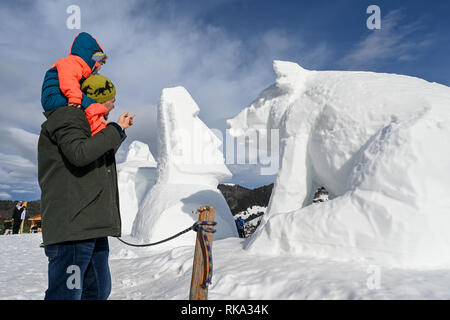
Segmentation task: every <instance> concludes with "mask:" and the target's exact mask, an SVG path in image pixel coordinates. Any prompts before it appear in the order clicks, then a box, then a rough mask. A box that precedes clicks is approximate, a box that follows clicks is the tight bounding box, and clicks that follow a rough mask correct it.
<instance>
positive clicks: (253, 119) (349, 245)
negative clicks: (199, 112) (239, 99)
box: [227, 61, 450, 266]
mask: <svg viewBox="0 0 450 320" xmlns="http://www.w3.org/2000/svg"><path fill="white" fill-rule="evenodd" d="M274 70H275V72H276V74H277V79H276V83H275V84H273V85H272V86H270V87H268V88H267V89H265V90H264V91H263V92H262V93H261V94H260V95H259V97H258V98H257V99H256V100H255V101H254V102H253V103H252V104H251V105H250V106H248V107H247V108H245V109H244V110H243V111H242V112H240V113H239V114H238V115H237V116H236V117H235V118H234V119H230V120H228V122H227V124H228V128H229V132H230V134H232V135H234V136H242V135H247V134H249V133H254V131H255V130H259V132H260V134H266V133H267V132H269V130H270V129H278V130H279V133H280V141H281V143H280V158H281V159H280V168H279V172H278V175H277V178H276V182H275V186H274V189H273V192H272V196H271V200H270V203H269V206H268V209H267V213H266V215H265V216H264V218H263V221H262V223H261V226H260V228H258V230H257V231H256V233H255V234H254V235H253V237H252V239H251V241H250V242H249V244H248V246H247V248H248V249H250V250H252V251H254V252H260V253H272V254H278V253H290V254H299V255H310V256H314V257H326V258H332V259H340V260H349V259H350V260H352V259H357V260H360V259H364V260H366V261H372V262H374V263H380V264H391V265H407V266H419V265H421V266H422V265H423V266H425V265H427V266H436V265H440V264H446V263H450V254H448V248H449V245H450V232H449V231H450V200H449V198H448V197H447V196H446V192H447V190H448V189H449V187H450V139H448V137H449V136H450V88H449V87H447V86H444V85H440V84H436V83H430V82H427V81H425V80H422V79H418V78H414V77H409V76H402V75H394V74H381V73H373V72H348V71H347V72H345V71H343V72H342V71H309V70H305V69H303V68H302V67H300V66H299V65H298V64H295V63H292V62H283V61H275V62H274ZM318 186H326V188H327V190H328V191H329V193H330V199H331V201H326V202H323V203H319V204H315V205H314V206H309V204H310V203H311V199H312V196H313V193H314V191H315V190H316V189H317V187H318ZM333 198H334V199H333Z"/></svg>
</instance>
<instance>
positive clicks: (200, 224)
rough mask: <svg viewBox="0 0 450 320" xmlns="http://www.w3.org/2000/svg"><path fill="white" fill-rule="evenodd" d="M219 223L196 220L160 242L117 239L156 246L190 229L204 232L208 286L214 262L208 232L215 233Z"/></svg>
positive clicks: (140, 245) (138, 245)
mask: <svg viewBox="0 0 450 320" xmlns="http://www.w3.org/2000/svg"><path fill="white" fill-rule="evenodd" d="M216 224H217V222H215V221H197V222H195V223H194V224H193V225H192V226H190V227H189V228H187V229H184V230H183V231H180V232H178V233H177V234H175V235H173V236H171V237H169V238H167V239H163V240H161V241H158V242H153V243H145V244H134V243H129V242H126V241H125V240H122V239H121V238H120V237H117V239H118V240H119V241H120V242H122V243H124V244H126V245H128V246H132V247H150V246H155V245H157V244H161V243H163V242H167V241H169V240H172V239H175V238H177V237H179V236H181V235H182V234H185V233H186V232H188V231H191V230H193V231H195V232H198V231H200V233H201V234H202V237H203V240H204V243H205V247H204V248H205V251H206V257H207V261H206V262H205V265H207V267H208V276H207V277H206V279H205V281H204V282H203V286H204V287H205V288H206V287H207V286H208V285H210V284H211V278H212V272H213V262H212V254H211V244H210V243H209V240H208V236H207V234H206V233H214V232H216V229H215V228H214V226H215V225H216ZM205 226H211V227H212V228H207V227H205Z"/></svg>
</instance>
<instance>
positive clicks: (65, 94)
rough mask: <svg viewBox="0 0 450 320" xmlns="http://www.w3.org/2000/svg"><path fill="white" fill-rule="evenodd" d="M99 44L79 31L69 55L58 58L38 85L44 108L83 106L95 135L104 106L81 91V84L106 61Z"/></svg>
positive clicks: (104, 122)
mask: <svg viewBox="0 0 450 320" xmlns="http://www.w3.org/2000/svg"><path fill="white" fill-rule="evenodd" d="M106 58H107V57H106V55H105V54H104V53H103V49H102V47H101V46H100V44H99V43H98V42H97V40H95V39H94V38H93V37H92V36H91V35H90V34H89V33H86V32H82V33H80V34H78V35H77V36H76V37H75V39H74V40H73V44H72V47H71V49H70V55H69V56H68V57H65V58H61V59H59V60H58V61H56V62H55V64H54V65H53V66H52V67H51V68H50V69H49V70H48V71H47V73H46V74H45V78H44V83H43V84H42V95H41V103H42V107H43V108H44V110H45V111H50V110H53V109H56V108H59V107H63V106H73V107H77V108H83V109H84V111H85V113H86V117H87V119H88V121H89V124H90V125H91V134H92V135H95V134H96V133H98V132H99V131H101V130H102V129H104V128H105V127H106V121H105V119H104V116H105V114H106V113H107V112H108V109H107V108H106V107H105V106H104V105H103V104H101V103H98V101H96V100H94V99H92V98H89V97H88V96H86V94H84V93H83V92H82V91H81V88H80V86H81V84H82V83H83V82H84V80H86V79H87V78H88V77H89V76H90V75H91V74H92V73H97V72H98V71H99V70H100V68H101V65H102V64H104V63H105V61H106Z"/></svg>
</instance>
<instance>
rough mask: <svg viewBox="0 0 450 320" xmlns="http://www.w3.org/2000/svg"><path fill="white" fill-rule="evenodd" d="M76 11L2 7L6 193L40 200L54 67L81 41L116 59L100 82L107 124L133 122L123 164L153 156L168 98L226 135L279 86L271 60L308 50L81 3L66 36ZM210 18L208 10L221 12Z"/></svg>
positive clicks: (151, 12) (118, 6) (156, 14)
mask: <svg viewBox="0 0 450 320" xmlns="http://www.w3.org/2000/svg"><path fill="white" fill-rule="evenodd" d="M205 3H207V2H205ZM208 3H209V2H208ZM222 3H223V1H222V2H221V4H222ZM71 4H73V2H72V1H56V0H53V1H43V0H41V1H33V2H30V3H28V4H26V5H25V8H24V5H23V4H17V3H15V2H10V3H2V4H0V7H1V10H0V39H1V42H0V68H1V70H2V75H1V78H0V86H1V87H2V91H1V92H0V101H2V104H1V106H0V112H1V113H2V117H0V143H1V145H2V149H1V150H0V152H1V154H0V183H1V184H2V185H9V186H11V187H12V188H13V189H14V190H26V191H27V192H29V191H33V190H34V192H35V194H36V195H38V194H39V189H38V187H37V166H36V164H37V139H38V135H39V131H40V125H41V123H42V122H43V121H44V120H45V118H44V117H43V115H42V111H43V110H42V108H41V105H40V92H41V85H42V80H43V77H44V74H45V72H46V70H47V69H48V68H49V67H50V66H51V65H52V64H53V63H54V62H55V61H56V60H57V59H59V58H61V57H64V56H67V55H68V51H69V49H70V45H71V44H72V41H73V38H74V36H75V35H76V34H77V33H78V32H80V31H86V32H89V33H91V34H92V35H93V36H94V37H95V38H96V39H97V40H98V41H99V42H100V44H101V45H102V47H103V48H104V50H105V51H106V53H107V54H108V56H109V59H108V62H107V63H106V65H105V66H104V67H103V69H102V73H103V74H104V75H106V76H108V77H109V78H111V79H112V81H113V82H114V84H115V86H116V88H117V97H116V98H117V103H116V109H115V110H114V111H113V112H112V113H111V116H110V120H111V121H114V120H116V118H118V116H119V115H120V114H121V113H122V112H125V111H130V112H132V113H135V114H136V118H135V125H134V126H133V127H132V128H130V129H128V130H127V135H128V139H127V140H126V143H125V144H124V146H123V147H122V148H121V149H120V151H119V153H118V158H119V159H120V158H121V157H123V155H124V154H125V153H126V149H127V146H128V145H129V143H131V142H132V141H133V140H135V139H138V140H140V141H143V142H146V143H148V144H149V145H150V149H151V151H152V152H153V153H154V155H155V156H156V152H157V150H156V137H157V134H158V133H157V130H156V129H157V128H156V107H155V106H156V104H157V102H158V99H159V95H160V92H161V90H162V89H163V88H165V87H173V86H178V85H182V86H184V87H186V88H187V90H188V91H189V92H190V93H191V94H192V96H193V97H194V99H195V100H196V101H197V103H198V104H199V106H200V109H201V112H200V115H199V117H200V118H201V119H202V120H203V121H204V122H205V123H206V124H207V125H209V126H210V127H213V126H219V127H220V126H223V127H222V128H219V129H224V128H225V119H227V118H231V117H233V116H234V115H236V114H237V113H238V112H239V111H240V110H241V109H242V108H243V107H245V106H246V105H247V104H248V103H250V102H251V101H252V100H253V99H254V97H255V96H257V94H258V93H259V92H260V91H261V89H262V88H265V87H266V86H267V85H268V84H270V83H271V82H273V72H272V70H271V64H272V59H279V58H284V57H286V56H288V53H289V52H294V51H295V52H296V53H298V51H304V52H308V51H309V50H311V48H310V47H308V46H306V45H305V44H304V43H301V42H299V39H298V38H296V39H292V38H291V37H289V36H288V35H287V34H285V33H283V31H282V30H272V31H269V32H267V33H264V34H262V35H260V36H259V37H255V39H254V40H252V42H251V43H246V42H244V41H243V40H242V39H240V38H236V37H235V36H231V35H230V34H229V33H227V32H226V30H223V29H221V28H218V27H216V26H213V25H205V24H202V23H199V22H198V21H197V20H196V18H195V17H196V15H195V13H193V12H191V13H190V14H188V15H180V12H179V11H178V10H174V11H173V12H170V13H167V12H165V9H164V7H161V6H160V5H159V4H160V2H157V1H151V2H148V1H145V2H142V1H126V2H125V1H118V0H116V1H100V0H98V1H82V2H80V3H78V5H79V6H80V8H81V19H82V21H81V28H82V29H81V30H68V29H67V28H66V19H67V17H68V14H67V13H66V8H67V7H68V6H69V5H71ZM200 7H201V6H198V8H197V9H195V10H200V9H201V8H200ZM207 8H208V9H201V10H212V9H213V8H214V6H213V5H208V7H207ZM163 9H164V10H163ZM193 10H194V9H193ZM17 21H20V23H17ZM324 48H325V46H324V45H323V44H321V45H319V46H317V47H315V48H313V49H314V50H316V53H315V54H316V56H318V55H319V54H321V55H323V56H325V55H326V54H327V52H326V50H324ZM304 56H305V59H306V60H307V59H309V58H308V56H307V54H305V55H304ZM310 57H311V56H310ZM311 61H312V59H311ZM13 196H14V194H13Z"/></svg>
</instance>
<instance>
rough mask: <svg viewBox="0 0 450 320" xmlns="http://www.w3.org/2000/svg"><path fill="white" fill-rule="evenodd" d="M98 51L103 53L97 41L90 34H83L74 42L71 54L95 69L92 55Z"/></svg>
mask: <svg viewBox="0 0 450 320" xmlns="http://www.w3.org/2000/svg"><path fill="white" fill-rule="evenodd" d="M98 51H100V52H103V49H102V47H101V46H100V44H99V43H98V42H97V40H95V39H94V38H93V37H92V36H91V35H90V34H89V33H87V32H81V33H79V34H78V35H77V36H76V37H75V39H74V40H73V44H72V48H71V49H70V54H71V55H74V56H78V57H81V58H82V59H83V60H84V61H85V62H86V63H87V64H88V66H89V67H90V68H91V69H93V68H94V65H95V61H94V60H93V59H92V55H93V54H94V53H96V52H98Z"/></svg>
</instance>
